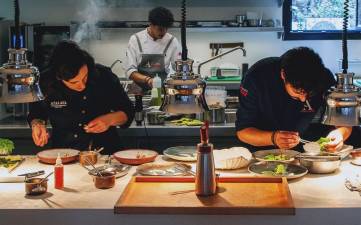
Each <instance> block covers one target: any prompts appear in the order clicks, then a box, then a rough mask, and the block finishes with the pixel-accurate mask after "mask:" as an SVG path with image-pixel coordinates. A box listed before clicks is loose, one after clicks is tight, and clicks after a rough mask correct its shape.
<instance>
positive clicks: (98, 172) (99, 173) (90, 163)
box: [84, 157, 103, 177]
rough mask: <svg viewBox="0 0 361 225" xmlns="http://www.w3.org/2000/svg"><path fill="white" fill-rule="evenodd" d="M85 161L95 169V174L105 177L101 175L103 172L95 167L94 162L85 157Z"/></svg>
mask: <svg viewBox="0 0 361 225" xmlns="http://www.w3.org/2000/svg"><path fill="white" fill-rule="evenodd" d="M84 159H85V161H86V162H87V163H88V164H89V165H91V166H92V167H93V169H94V170H95V172H96V173H97V174H98V175H99V176H100V177H102V176H103V175H102V174H101V172H100V171H99V170H98V169H97V168H96V167H95V166H94V165H93V163H92V162H90V161H89V160H88V159H87V158H86V157H85V158H84Z"/></svg>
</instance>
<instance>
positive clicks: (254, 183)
mask: <svg viewBox="0 0 361 225" xmlns="http://www.w3.org/2000/svg"><path fill="white" fill-rule="evenodd" d="M194 187H195V185H194V178H193V177H183V178H182V177H168V178H167V177H134V178H133V179H132V180H131V181H130V182H129V184H128V185H127V187H126V189H125V191H124V192H123V194H122V195H121V196H120V198H119V200H118V201H117V203H116V205H115V206H114V212H115V213H119V214H209V215H212V214H214V215H240V214H249V215H250V214H252V215H254V214H256V215H295V207H294V204H293V200H292V196H291V193H290V191H289V188H288V183H287V179H286V178H258V177H254V178H253V177H243V178H242V177H237V178H234V177H232V178H226V177H224V178H222V177H221V178H219V181H218V190H219V192H218V193H217V194H216V195H213V196H209V197H199V196H197V195H196V194H195V193H194Z"/></svg>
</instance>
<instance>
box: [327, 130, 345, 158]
mask: <svg viewBox="0 0 361 225" xmlns="http://www.w3.org/2000/svg"><path fill="white" fill-rule="evenodd" d="M327 138H329V139H330V140H331V141H330V142H329V143H328V144H326V145H325V150H326V151H328V152H335V151H338V150H340V149H341V148H342V146H343V135H342V133H341V132H340V130H338V129H336V130H333V131H331V132H330V133H329V134H328V135H327Z"/></svg>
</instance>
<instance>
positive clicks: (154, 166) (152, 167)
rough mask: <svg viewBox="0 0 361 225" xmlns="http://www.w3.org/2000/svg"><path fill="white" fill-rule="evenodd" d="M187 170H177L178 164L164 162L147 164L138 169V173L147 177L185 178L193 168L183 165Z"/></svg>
mask: <svg viewBox="0 0 361 225" xmlns="http://www.w3.org/2000/svg"><path fill="white" fill-rule="evenodd" d="M182 165H183V167H184V168H187V169H183V167H182V169H181V170H179V169H176V168H175V167H176V166H177V163H174V162H163V163H146V164H143V165H140V166H138V167H137V172H138V173H139V174H142V175H145V176H182V175H183V176H184V175H187V174H188V173H187V171H191V169H192V167H191V166H190V165H187V164H183V163H182Z"/></svg>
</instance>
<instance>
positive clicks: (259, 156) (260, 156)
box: [253, 149, 300, 162]
mask: <svg viewBox="0 0 361 225" xmlns="http://www.w3.org/2000/svg"><path fill="white" fill-rule="evenodd" d="M298 154H300V153H299V152H297V151H293V150H282V151H281V150H280V149H271V150H260V151H256V152H254V153H253V156H254V157H255V159H256V160H257V161H261V162H263V161H279V162H292V161H293V160H295V156H296V155H298ZM279 155H284V156H285V158H286V159H285V160H267V159H265V157H267V156H279Z"/></svg>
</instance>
